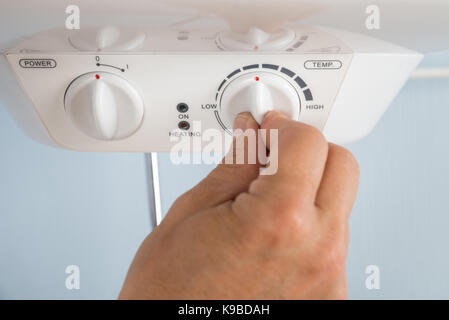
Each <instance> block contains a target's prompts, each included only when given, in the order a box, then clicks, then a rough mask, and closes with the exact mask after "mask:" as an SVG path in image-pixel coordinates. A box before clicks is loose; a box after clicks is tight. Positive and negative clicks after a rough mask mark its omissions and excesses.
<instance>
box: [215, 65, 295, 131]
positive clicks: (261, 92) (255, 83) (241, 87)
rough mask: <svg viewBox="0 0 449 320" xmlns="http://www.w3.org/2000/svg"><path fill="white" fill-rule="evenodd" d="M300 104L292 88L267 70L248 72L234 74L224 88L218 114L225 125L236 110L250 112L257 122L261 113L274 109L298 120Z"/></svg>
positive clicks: (235, 114) (231, 120) (237, 112)
mask: <svg viewBox="0 0 449 320" xmlns="http://www.w3.org/2000/svg"><path fill="white" fill-rule="evenodd" d="M300 107H301V105H300V100H299V96H298V93H297V92H296V90H295V88H294V87H293V86H292V85H291V84H290V83H289V82H288V81H287V80H285V79H284V78H282V77H281V76H278V75H276V74H273V73H270V72H251V73H247V74H245V75H242V76H240V77H238V78H236V79H235V80H233V81H232V82H231V83H230V84H229V85H228V86H227V87H226V88H225V89H224V92H223V95H222V97H221V103H220V110H221V118H222V121H223V123H224V124H225V125H226V126H227V127H228V128H231V127H232V124H233V123H234V119H235V117H236V116H237V114H239V113H240V112H245V111H246V112H251V114H252V115H253V117H254V119H255V120H256V121H257V122H258V123H259V124H260V123H261V122H262V120H263V117H264V116H265V114H266V113H267V112H268V111H270V110H274V109H276V110H279V111H280V112H282V113H283V114H285V115H286V116H287V117H290V118H291V119H294V120H298V117H299V112H300Z"/></svg>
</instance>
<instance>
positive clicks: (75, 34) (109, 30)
mask: <svg viewBox="0 0 449 320" xmlns="http://www.w3.org/2000/svg"><path fill="white" fill-rule="evenodd" d="M145 38H146V34H145V33H144V32H141V31H138V30H135V29H132V28H117V27H115V26H105V27H86V28H82V29H80V30H74V31H72V33H71V34H70V37H69V40H70V43H71V44H72V46H73V47H75V48H76V49H78V50H81V51H130V50H134V49H137V48H139V47H140V46H141V45H142V44H143V42H144V41H145Z"/></svg>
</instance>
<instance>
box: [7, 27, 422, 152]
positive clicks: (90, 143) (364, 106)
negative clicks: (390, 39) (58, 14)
mask: <svg viewBox="0 0 449 320" xmlns="http://www.w3.org/2000/svg"><path fill="white" fill-rule="evenodd" d="M290 30H292V31H293V36H292V33H291V32H288V34H287V36H288V39H287V38H286V39H283V38H282V34H280V35H279V37H281V38H276V39H274V40H273V41H272V42H271V43H268V45H267V46H266V48H268V49H267V50H264V46H263V41H271V40H270V39H268V37H267V36H265V35H263V34H260V33H257V32H254V31H252V33H251V34H250V35H249V36H250V37H253V38H254V39H253V40H251V41H256V42H257V41H259V42H260V43H261V45H260V46H254V47H250V48H249V49H248V48H246V47H245V46H242V47H241V48H240V47H239V41H240V38H238V37H234V38H232V37H229V35H228V34H227V33H223V32H221V31H220V30H202V31H198V30H181V29H176V28H174V29H151V30H129V29H128V30H118V29H114V28H112V29H111V28H100V29H98V28H97V29H92V30H80V31H78V32H75V33H73V32H69V31H68V30H64V29H59V30H52V31H48V32H46V33H43V34H39V35H35V36H32V37H29V38H27V39H25V40H23V41H22V42H20V43H18V44H17V45H16V46H15V47H14V48H12V49H10V50H8V51H7V52H6V53H5V56H6V58H7V60H8V62H9V64H10V66H11V67H12V70H13V71H14V73H15V75H16V76H17V78H18V81H19V82H20V84H21V86H22V88H23V90H24V92H26V94H27V96H28V97H29V99H30V100H31V101H32V103H33V106H34V108H35V115H36V117H35V120H36V122H38V123H39V125H40V127H41V128H44V129H45V131H46V133H47V136H48V139H47V140H46V141H43V140H42V138H39V139H40V141H42V142H44V143H46V144H49V143H50V144H53V145H57V146H60V147H63V148H67V149H72V150H79V151H96V152H101V151H110V152H114V151H117V152H118V151H120V152H128V151H129V152H153V151H163V152H166V151H170V150H172V147H173V146H174V145H175V144H176V143H178V141H177V139H176V138H177V137H187V138H192V139H193V138H194V137H197V138H198V137H201V136H202V135H203V134H204V132H205V131H206V130H208V129H216V130H218V131H220V132H223V133H224V134H229V132H230V129H231V128H229V121H224V120H223V118H226V114H229V112H228V110H224V109H223V108H225V106H224V105H223V104H222V97H223V95H224V93H225V92H226V90H227V88H228V86H230V84H231V83H233V84H234V85H231V87H232V86H234V87H236V86H235V84H236V83H238V81H241V79H243V78H241V77H246V79H247V78H248V77H249V76H248V75H249V74H251V75H254V77H255V79H256V78H257V79H258V78H259V74H260V75H261V76H260V77H262V76H263V75H266V74H270V77H272V78H274V79H281V80H279V81H281V82H283V83H284V84H283V85H287V86H290V87H289V90H290V91H289V92H290V93H289V97H292V93H291V92H296V94H297V99H298V103H297V104H296V103H294V104H292V105H294V106H296V105H298V106H299V110H296V111H294V112H293V113H294V114H295V117H296V118H297V120H299V121H303V122H305V123H308V124H310V125H313V126H315V127H317V128H318V129H320V130H322V131H323V133H324V134H325V136H326V137H327V139H328V140H329V141H332V142H335V143H339V144H346V143H350V142H352V141H355V140H358V139H360V138H362V137H363V136H365V135H366V134H368V133H369V132H370V131H371V130H372V128H373V127H374V126H375V124H376V123H377V121H378V120H379V118H380V117H381V115H382V114H383V113H384V111H385V110H386V108H387V107H388V105H389V104H390V103H391V102H392V100H393V98H394V97H395V95H396V94H397V93H398V91H399V90H400V89H401V87H402V86H403V84H404V83H405V81H406V80H407V78H408V76H409V74H410V73H411V72H412V71H413V70H414V68H415V67H416V66H417V64H418V63H419V62H420V60H421V58H422V55H421V54H420V53H417V52H414V51H411V50H408V49H405V48H402V47H398V46H396V45H392V44H389V43H386V42H383V41H379V40H375V39H372V38H368V37H366V36H360V35H357V34H352V33H348V32H344V31H337V30H331V29H326V28H319V27H313V28H312V27H304V26H291V27H290ZM92 35H95V36H92ZM241 39H243V40H242V41H246V40H245V38H244V37H242V38H241ZM267 39H268V40H267ZM275 41H277V42H275ZM229 43H231V44H232V45H233V46H234V47H232V48H229V47H226V45H228V44H229ZM277 45H278V46H279V49H276V46H277ZM273 46H274V47H275V48H274V49H273ZM106 74H107V76H108V77H111V78H114V79H116V80H118V81H115V80H113V82H114V83H121V82H122V81H125V82H126V83H127V84H128V85H129V87H130V88H132V91H133V94H134V95H135V93H136V92H137V94H138V95H139V96H140V98H138V100H139V101H140V99H141V101H142V102H143V115H141V117H139V118H136V117H134V120H133V121H134V122H132V123H131V125H132V130H128V131H129V134H126V135H119V134H115V133H114V132H113V131H111V130H115V129H114V128H115V127H118V123H124V122H123V121H122V120H121V119H117V117H118V116H117V115H119V114H120V112H123V111H120V110H122V109H120V108H118V109H117V108H115V107H114V108H115V109H114V110H115V111H114V112H112V113H111V112H109V113H108V109H107V107H106V108H105V107H101V106H100V107H99V106H98V103H99V102H98V101H109V103H110V104H111V105H114V106H115V105H116V104H117V103H116V102H114V101H112V100H113V99H112V98H110V97H107V96H104V97H102V96H97V97H94V98H92V101H96V102H94V104H96V107H95V108H94V109H95V110H97V111H96V112H97V113H99V114H102V115H103V114H105V117H106V120H102V121H99V122H98V123H102V126H103V127H104V128H106V129H103V131H104V132H106V133H105V134H104V136H105V137H106V138H104V139H103V138H101V137H103V136H101V137H100V138H99V135H95V134H94V135H92V134H88V131H83V130H81V129H80V128H83V126H80V125H77V123H75V122H74V117H73V114H71V113H70V112H69V110H71V107H68V106H67V104H68V102H67V101H66V94H67V92H72V91H75V90H72V89H73V88H70V87H71V86H74V84H76V86H79V84H78V83H77V81H78V80H77V79H80V78H83V77H84V78H83V79H84V80H85V78H86V77H88V78H89V77H90V76H91V77H92V83H94V82H95V80H99V79H96V78H98V77H99V75H106ZM86 75H87V76H86ZM95 77H96V78H95ZM100 81H101V78H100ZM276 81H278V80H276ZM128 85H127V86H128ZM281 87H282V86H281ZM77 88H78V87H77ZM86 88H89V85H87V87H86ZM111 90H112V91H111ZM130 90H131V89H130ZM292 90H293V91H292ZM84 92H87V93H85V94H89V93H88V92H114V90H113V89H110V88H109V89H108V88H103V87H101V90H100V89H98V88H97V89H95V90H93V91H88V90H87V89H86V90H85V91H84ZM124 92H125V91H124ZM95 94H96V93H95ZM120 97H121V98H120V99H121V100H123V101H125V100H126V99H125V98H123V94H122V95H121V96H120ZM83 99H85V100H82V99H80V100H79V101H91V100H89V99H90V98H86V97H84V98H83ZM86 99H87V100H86ZM136 99H137V98H136ZM226 99H227V98H226ZM180 104H184V105H183V106H184V107H185V106H187V108H184V109H179V105H180ZM139 108H140V107H139ZM134 109H135V108H134ZM134 109H133V110H134ZM186 109H187V110H186ZM116 110H119V111H120V112H119V111H116ZM123 110H126V108H125V109H123ZM139 110H140V109H139ZM180 110H181V111H180ZM23 112H27V113H29V110H28V111H27V110H24V111H23ZM139 112H140V111H139ZM87 114H88V112H87ZM139 115H140V114H139ZM26 116H27V117H29V116H30V115H29V114H27V115H26ZM86 117H89V115H86ZM135 119H138V120H135ZM86 121H87V120H86ZM89 121H90V122H89ZM136 121H137V122H136ZM88 122H89V123H90V124H92V123H94V124H93V126H94V125H95V122H92V121H91V120H88ZM126 125H127V124H126ZM111 128H112V129H111ZM108 130H109V131H108ZM123 130H124V129H123ZM123 130H122V131H123ZM128 131H126V130H125V131H124V132H128ZM226 132H228V133H226ZM38 136H39V137H42V135H37V134H36V135H35V137H38ZM108 137H115V138H110V139H109V138H108ZM208 143H209V141H207V139H204V141H202V144H203V145H204V144H208ZM203 145H201V144H200V145H198V144H196V145H195V144H194V145H193V146H192V151H201V150H200V149H201V148H202V147H203Z"/></svg>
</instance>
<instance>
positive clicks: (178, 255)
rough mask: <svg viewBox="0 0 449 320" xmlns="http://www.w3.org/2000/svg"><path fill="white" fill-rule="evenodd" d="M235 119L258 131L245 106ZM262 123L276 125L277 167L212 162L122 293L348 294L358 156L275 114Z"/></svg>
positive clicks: (142, 254)
mask: <svg viewBox="0 0 449 320" xmlns="http://www.w3.org/2000/svg"><path fill="white" fill-rule="evenodd" d="M235 126H237V127H240V128H242V129H245V128H247V129H248V128H250V129H254V130H257V129H258V125H257V123H256V122H255V120H254V119H253V118H252V117H251V116H250V115H249V114H248V113H245V114H240V115H239V116H238V117H237V120H236V123H235ZM261 128H264V129H278V136H279V140H278V142H279V144H278V147H279V149H278V150H279V155H278V171H277V173H276V174H274V175H259V165H257V164H240V165H239V164H220V165H218V166H217V168H216V169H214V170H213V171H212V172H211V173H210V174H209V175H208V176H207V177H206V178H205V179H204V180H203V181H201V182H200V183H199V184H198V185H196V186H195V187H194V188H193V189H191V190H189V191H188V192H187V193H185V194H184V195H182V196H181V197H179V198H178V199H177V200H176V202H175V203H174V204H173V206H172V207H171V209H170V211H169V212H168V213H167V215H166V217H165V219H164V220H163V221H162V223H161V225H160V226H159V227H157V228H156V229H155V230H154V231H153V232H152V233H151V234H150V235H149V236H148V237H147V238H146V239H145V241H144V242H143V243H142V245H141V247H140V248H139V250H138V252H137V254H136V257H135V258H134V261H133V263H132V265H131V267H130V269H129V272H128V275H127V278H126V281H125V283H124V285H123V288H122V291H121V293H120V298H121V299H342V298H346V294H347V289H346V279H345V260H346V252H347V246H348V217H349V214H350V212H351V209H352V206H353V203H354V201H355V197H356V192H357V185H358V175H359V172H358V165H357V162H356V160H355V159H354V157H353V156H352V155H351V153H349V152H348V151H347V150H346V149H344V148H342V147H339V146H336V145H333V144H329V143H327V142H326V140H325V138H324V137H323V135H322V134H321V133H320V132H319V131H318V130H317V129H315V128H313V127H311V126H308V125H305V124H303V123H300V122H295V121H292V120H289V119H287V118H286V117H284V116H282V115H281V114H280V113H278V112H275V111H272V112H270V113H268V115H267V116H266V117H265V118H264V120H263V123H262V125H261ZM267 144H268V149H269V144H270V143H269V141H268V142H267Z"/></svg>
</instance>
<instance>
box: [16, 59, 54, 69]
mask: <svg viewBox="0 0 449 320" xmlns="http://www.w3.org/2000/svg"><path fill="white" fill-rule="evenodd" d="M19 65H20V66H21V67H22V68H27V69H28V68H49V69H52V68H56V65H57V64H56V61H55V60H53V59H20V60H19Z"/></svg>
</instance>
